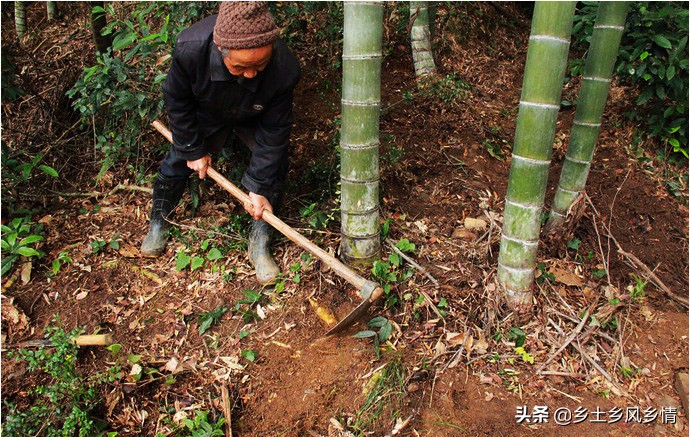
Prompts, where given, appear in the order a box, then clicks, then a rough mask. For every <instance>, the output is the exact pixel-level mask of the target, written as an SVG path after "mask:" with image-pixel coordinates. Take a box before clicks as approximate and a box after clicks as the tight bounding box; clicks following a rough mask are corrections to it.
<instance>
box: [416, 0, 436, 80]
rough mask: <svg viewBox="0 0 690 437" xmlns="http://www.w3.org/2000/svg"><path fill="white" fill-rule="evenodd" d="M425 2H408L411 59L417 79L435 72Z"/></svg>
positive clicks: (427, 11)
mask: <svg viewBox="0 0 690 437" xmlns="http://www.w3.org/2000/svg"><path fill="white" fill-rule="evenodd" d="M427 4H428V2H426V1H411V2H410V24H411V25H412V27H411V31H410V40H411V42H412V59H413V61H414V72H415V75H416V76H417V78H420V77H422V76H425V75H427V74H431V73H434V72H435V71H436V64H435V63H434V56H433V52H432V50H431V32H430V30H429V8H428V6H427Z"/></svg>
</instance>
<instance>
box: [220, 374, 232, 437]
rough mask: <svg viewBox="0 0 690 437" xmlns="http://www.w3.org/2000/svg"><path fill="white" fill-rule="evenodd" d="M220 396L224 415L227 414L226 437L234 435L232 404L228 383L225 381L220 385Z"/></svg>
mask: <svg viewBox="0 0 690 437" xmlns="http://www.w3.org/2000/svg"><path fill="white" fill-rule="evenodd" d="M220 396H221V400H222V402H223V415H224V416H225V437H232V405H231V404H230V393H229V392H228V385H227V384H226V383H225V382H223V383H222V385H221V386H220Z"/></svg>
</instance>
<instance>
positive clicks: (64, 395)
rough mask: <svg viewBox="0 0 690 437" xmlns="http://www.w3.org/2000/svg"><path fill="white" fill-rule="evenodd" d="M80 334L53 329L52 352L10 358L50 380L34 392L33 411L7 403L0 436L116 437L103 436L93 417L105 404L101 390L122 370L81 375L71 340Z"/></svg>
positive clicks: (49, 330)
mask: <svg viewBox="0 0 690 437" xmlns="http://www.w3.org/2000/svg"><path fill="white" fill-rule="evenodd" d="M80 333H81V329H75V330H73V331H72V332H65V331H64V330H62V329H61V328H59V327H52V326H49V327H47V328H46V329H45V337H46V338H47V339H48V340H49V341H50V343H51V347H50V348H41V349H37V350H27V349H20V350H19V351H18V352H16V353H15V352H8V356H9V358H10V359H17V360H20V361H24V362H26V363H27V364H28V370H29V371H30V372H39V373H43V374H45V375H46V376H47V381H48V383H47V384H41V385H37V386H35V387H33V388H32V389H30V394H31V405H30V406H29V407H28V408H27V407H22V408H19V407H17V406H16V405H15V404H13V403H12V402H9V401H7V400H5V405H6V406H7V408H8V410H7V411H8V412H7V414H6V416H5V417H4V419H3V421H4V424H3V428H2V430H3V431H4V432H5V433H7V434H8V435H46V436H65V435H69V436H73V435H79V436H101V435H109V436H110V435H113V434H112V433H108V434H106V433H105V432H104V430H103V429H104V426H103V425H104V422H101V421H99V420H98V419H97V418H96V417H95V413H96V411H97V408H98V406H99V404H100V402H101V397H100V395H99V391H98V387H99V385H100V384H102V383H107V382H112V381H114V380H115V379H117V378H118V377H119V376H120V375H119V368H116V367H113V368H111V371H110V372H108V373H99V374H95V375H92V376H89V377H84V376H82V375H81V374H80V373H79V372H78V371H77V353H78V350H79V347H78V346H77V345H76V344H75V343H74V341H73V339H74V338H76V337H77V336H78V335H79V334H80Z"/></svg>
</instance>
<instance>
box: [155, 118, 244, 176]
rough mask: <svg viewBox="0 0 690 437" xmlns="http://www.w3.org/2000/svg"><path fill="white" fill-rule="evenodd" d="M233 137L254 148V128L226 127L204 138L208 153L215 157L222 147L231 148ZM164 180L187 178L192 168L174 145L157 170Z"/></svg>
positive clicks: (192, 171)
mask: <svg viewBox="0 0 690 437" xmlns="http://www.w3.org/2000/svg"><path fill="white" fill-rule="evenodd" d="M235 139H239V140H240V141H241V142H242V143H243V144H244V145H245V146H247V147H248V148H249V150H253V149H254V144H255V142H254V128H252V127H234V128H233V127H227V128H224V129H221V130H219V131H218V132H216V133H214V134H213V135H211V136H209V137H207V138H206V140H205V143H206V146H207V148H208V152H209V154H210V155H211V156H212V157H213V158H214V159H215V157H216V156H218V154H219V153H220V151H221V150H222V149H223V148H231V147H233V145H234V143H236V141H235ZM158 173H159V175H161V176H162V177H163V178H164V180H169V181H175V180H185V181H186V180H187V178H188V177H189V176H190V175H191V174H192V173H194V170H192V169H191V168H189V167H187V160H186V159H184V158H182V157H180V154H179V153H178V152H177V150H175V148H174V147H172V146H171V147H170V150H169V151H168V154H167V155H165V158H163V161H162V162H161V167H160V169H159V170H158Z"/></svg>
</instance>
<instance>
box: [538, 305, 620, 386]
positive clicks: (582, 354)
mask: <svg viewBox="0 0 690 437" xmlns="http://www.w3.org/2000/svg"><path fill="white" fill-rule="evenodd" d="M548 320H549V323H551V325H552V326H553V327H554V328H556V331H558V332H559V333H560V334H561V335H565V332H563V330H562V329H561V327H560V326H558V324H557V323H556V322H554V321H553V320H551V319H550V318H549V319H548ZM572 345H573V347H575V349H577V351H578V352H580V355H581V356H582V357H583V358H584V359H586V360H587V361H589V363H590V364H591V365H592V366H594V368H595V369H597V370H598V371H599V373H601V374H602V375H603V376H604V378H606V380H607V381H608V382H609V383H611V385H612V386H613V387H615V388H616V390H618V391H619V392H620V393H621V394H622V395H623V396H626V397H629V396H630V395H629V394H628V393H627V392H626V391H625V390H623V389H622V388H621V387H620V386H619V385H618V384H616V382H615V381H614V380H613V378H612V377H611V375H609V373H608V372H607V371H606V370H604V369H603V368H602V367H601V366H600V365H599V364H598V363H597V362H596V361H594V358H592V357H590V356H589V354H588V353H587V352H586V351H585V350H584V349H582V346H580V345H579V343H572Z"/></svg>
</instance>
